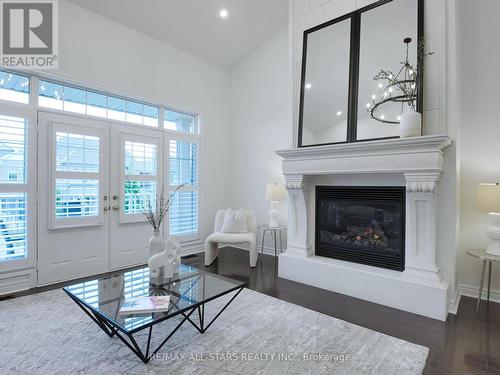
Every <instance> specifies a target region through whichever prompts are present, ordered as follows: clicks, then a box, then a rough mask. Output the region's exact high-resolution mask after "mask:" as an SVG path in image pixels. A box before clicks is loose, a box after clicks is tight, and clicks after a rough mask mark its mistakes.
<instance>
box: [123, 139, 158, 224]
mask: <svg viewBox="0 0 500 375" xmlns="http://www.w3.org/2000/svg"><path fill="white" fill-rule="evenodd" d="M132 138H133V139H134V140H132ZM138 140H141V141H142V142H139V141H138ZM122 142H123V155H124V157H123V159H124V165H123V169H122V176H123V177H122V181H123V189H124V190H123V203H124V205H123V214H124V216H123V217H122V220H125V221H129V220H132V221H135V220H141V221H142V220H144V217H143V216H142V210H143V207H144V206H145V205H147V204H151V205H152V207H155V204H156V194H157V193H156V192H157V179H158V152H159V149H160V147H159V146H160V145H159V141H158V140H157V139H154V138H147V137H137V136H130V138H129V136H128V135H124V139H123V141H122ZM132 215H135V218H134V217H132ZM127 216H129V218H127Z"/></svg>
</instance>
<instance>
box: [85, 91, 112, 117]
mask: <svg viewBox="0 0 500 375" xmlns="http://www.w3.org/2000/svg"><path fill="white" fill-rule="evenodd" d="M107 105H108V98H107V96H106V95H102V94H98V93H95V92H91V91H87V115H90V116H97V117H106V115H107V111H106V107H107Z"/></svg>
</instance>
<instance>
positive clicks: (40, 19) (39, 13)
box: [0, 0, 58, 69]
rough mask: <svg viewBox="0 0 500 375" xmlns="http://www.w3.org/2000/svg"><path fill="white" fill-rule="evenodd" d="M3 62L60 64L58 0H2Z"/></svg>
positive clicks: (14, 65) (33, 65)
mask: <svg viewBox="0 0 500 375" xmlns="http://www.w3.org/2000/svg"><path fill="white" fill-rule="evenodd" d="M0 12H1V20H2V27H1V32H2V37H1V41H2V48H1V53H2V55H1V58H0V62H1V64H0V65H2V66H4V67H9V68H22V69H30V68H33V69H50V68H57V47H58V46H57V41H58V40H57V32H58V30H57V0H32V1H29V2H26V1H22V0H0Z"/></svg>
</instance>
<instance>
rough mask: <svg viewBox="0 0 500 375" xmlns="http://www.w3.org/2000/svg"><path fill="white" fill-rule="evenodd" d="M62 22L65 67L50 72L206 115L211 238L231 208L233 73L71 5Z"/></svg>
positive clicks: (205, 219) (206, 205)
mask: <svg viewBox="0 0 500 375" xmlns="http://www.w3.org/2000/svg"><path fill="white" fill-rule="evenodd" d="M60 22H61V24H60V28H59V29H60V30H61V35H60V50H59V52H60V53H59V56H60V60H59V69H58V70H57V71H50V73H51V74H54V75H56V76H57V77H59V78H62V79H68V80H70V81H74V82H80V83H81V84H83V85H88V84H90V85H94V86H95V87H98V88H101V89H103V90H110V91H111V92H116V93H121V94H122V95H127V96H132V97H134V96H135V97H137V98H140V99H146V100H149V101H151V102H153V103H158V104H163V105H169V106H172V107H173V108H177V109H181V110H186V111H190V112H193V113H198V114H199V115H200V121H201V133H202V148H201V153H202V156H201V163H202V176H201V183H202V187H203V196H202V208H201V209H202V234H203V236H204V237H205V236H206V235H208V234H209V233H210V232H211V230H212V228H213V221H214V217H215V212H216V210H217V208H219V207H224V206H227V205H228V204H229V186H228V177H229V165H228V162H227V160H228V156H229V147H225V145H227V144H228V143H229V131H228V129H229V110H228V103H229V88H230V83H229V82H230V79H229V72H228V71H227V70H225V69H222V68H219V67H217V66H216V65H213V64H211V63H207V62H205V61H204V60H202V59H200V58H198V57H195V56H193V55H190V54H188V53H186V52H183V51H181V50H179V49H177V48H174V47H172V46H170V45H168V44H165V43H162V42H160V41H158V40H155V39H152V38H150V37H148V36H146V35H144V34H141V33H139V32H137V31H134V30H132V29H129V28H127V27H125V26H123V25H121V24H118V23H115V22H113V21H110V20H109V19H106V18H103V17H101V16H99V15H97V14H94V13H91V12H89V11H87V10H84V9H82V8H80V7H78V6H76V5H74V4H71V3H68V2H66V1H61V2H60ZM43 73H48V71H45V72H43Z"/></svg>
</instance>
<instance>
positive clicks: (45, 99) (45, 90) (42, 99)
mask: <svg viewBox="0 0 500 375" xmlns="http://www.w3.org/2000/svg"><path fill="white" fill-rule="evenodd" d="M63 90H64V89H63V86H62V85H59V84H57V83H52V82H48V81H40V89H39V92H38V94H39V95H38V104H39V105H40V106H41V107H46V108H52V109H63V101H62V95H63Z"/></svg>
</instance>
